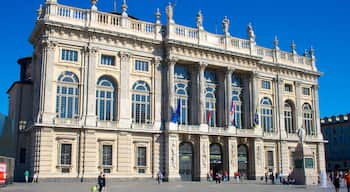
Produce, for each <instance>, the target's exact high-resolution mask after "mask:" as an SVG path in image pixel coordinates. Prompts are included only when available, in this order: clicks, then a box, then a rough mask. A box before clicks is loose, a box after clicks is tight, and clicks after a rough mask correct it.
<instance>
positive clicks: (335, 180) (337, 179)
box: [333, 173, 340, 192]
mask: <svg viewBox="0 0 350 192" xmlns="http://www.w3.org/2000/svg"><path fill="white" fill-rule="evenodd" d="M333 185H334V188H335V192H339V188H340V177H339V174H338V173H336V174H335V175H334V178H333Z"/></svg>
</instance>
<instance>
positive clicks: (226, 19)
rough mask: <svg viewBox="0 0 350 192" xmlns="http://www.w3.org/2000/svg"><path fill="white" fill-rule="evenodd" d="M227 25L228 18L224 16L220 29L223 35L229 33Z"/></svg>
mask: <svg viewBox="0 0 350 192" xmlns="http://www.w3.org/2000/svg"><path fill="white" fill-rule="evenodd" d="M229 26H230V20H229V19H228V18H227V16H225V17H224V20H223V21H222V30H223V32H224V34H225V35H230V32H229Z"/></svg>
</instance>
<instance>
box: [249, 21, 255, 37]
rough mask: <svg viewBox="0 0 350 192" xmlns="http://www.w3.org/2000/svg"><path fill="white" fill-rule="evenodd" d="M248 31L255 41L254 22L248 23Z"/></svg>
mask: <svg viewBox="0 0 350 192" xmlns="http://www.w3.org/2000/svg"><path fill="white" fill-rule="evenodd" d="M247 32H248V37H249V40H251V41H255V33H254V30H253V25H252V23H249V24H248V28H247Z"/></svg>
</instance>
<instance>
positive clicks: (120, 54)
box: [119, 51, 131, 62]
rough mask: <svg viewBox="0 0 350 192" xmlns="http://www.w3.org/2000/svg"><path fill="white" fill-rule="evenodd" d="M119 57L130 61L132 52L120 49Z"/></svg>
mask: <svg viewBox="0 0 350 192" xmlns="http://www.w3.org/2000/svg"><path fill="white" fill-rule="evenodd" d="M119 57H120V59H121V61H123V62H125V61H129V59H130V57H131V54H130V53H129V52H123V51H120V52H119Z"/></svg>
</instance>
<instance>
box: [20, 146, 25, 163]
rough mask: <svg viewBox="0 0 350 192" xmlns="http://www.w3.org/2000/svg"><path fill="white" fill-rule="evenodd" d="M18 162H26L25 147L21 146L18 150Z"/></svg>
mask: <svg viewBox="0 0 350 192" xmlns="http://www.w3.org/2000/svg"><path fill="white" fill-rule="evenodd" d="M19 163H26V149H25V148H21V149H20V151H19Z"/></svg>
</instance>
